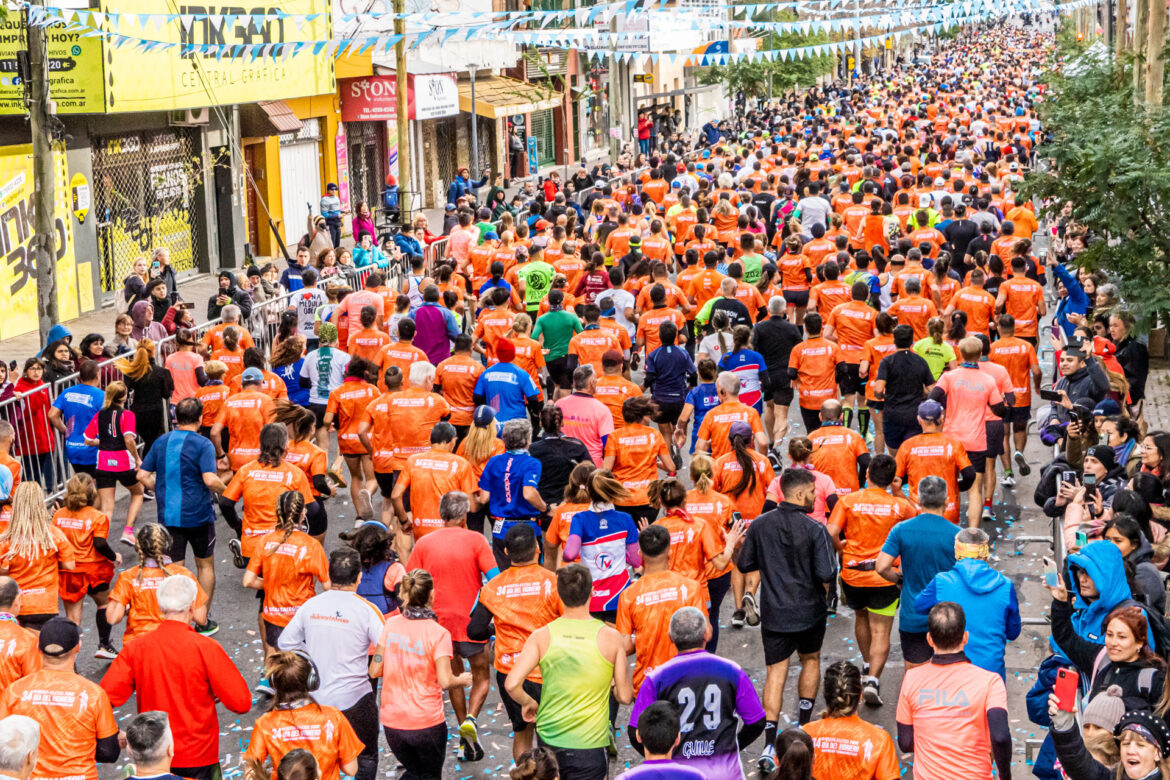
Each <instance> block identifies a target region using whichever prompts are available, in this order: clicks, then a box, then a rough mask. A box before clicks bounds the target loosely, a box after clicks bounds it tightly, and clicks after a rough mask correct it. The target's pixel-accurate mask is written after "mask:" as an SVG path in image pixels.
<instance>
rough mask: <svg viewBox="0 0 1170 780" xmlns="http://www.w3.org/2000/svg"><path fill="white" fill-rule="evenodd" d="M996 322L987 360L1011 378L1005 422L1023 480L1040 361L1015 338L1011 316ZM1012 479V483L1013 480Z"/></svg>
mask: <svg viewBox="0 0 1170 780" xmlns="http://www.w3.org/2000/svg"><path fill="white" fill-rule="evenodd" d="M996 323H997V324H998V325H999V338H998V339H996V340H995V341H993V342H991V354H990V355H989V357H988V359H989V360H991V362H992V363H996V364H998V365H1001V366H1003V367H1004V368H1005V369H1007V372H1008V376H1010V377H1011V379H1012V393H1013V395H1014V396H1015V402H1014V404H1013V406H1012V408H1011V409H1010V410H1009V412H1010V413H1009V416H1008V417H1007V419H1006V420H1005V422H1006V423H1007V424H1008V425H1010V428H1009V430H1008V431H1007V433H1008V436H1009V438H1010V440H1011V442H1012V445H1013V452H1012V459H1013V460H1014V461H1015V462H1016V465H1017V466H1019V468H1020V476H1024V477H1026V476H1028V474H1030V473H1031V472H1032V468H1031V466H1029V465H1028V460H1027V458H1026V457H1025V456H1024V445H1025V444H1027V441H1028V420H1029V419H1030V418H1031V416H1032V388H1033V387H1035V388H1036V390H1037V391H1038V390H1040V377H1041V374H1040V360H1039V359H1038V358H1037V356H1036V349H1035V348H1034V347H1033V346H1032V345H1031V344H1030V343H1028V342H1027V341H1025V340H1024V339H1022V338H1018V337H1017V336H1016V335H1015V321H1014V320H1013V318H1012V315H1010V314H1001V315H999V318H998V319H997V320H996ZM1009 477H1012V469H1011V462H1010V461H1009V462H1008V465H1007V466H1006V473H1005V476H1004V479H1005V480H1006V479H1007V478H1009ZM1012 479H1013V482H1014V477H1012Z"/></svg>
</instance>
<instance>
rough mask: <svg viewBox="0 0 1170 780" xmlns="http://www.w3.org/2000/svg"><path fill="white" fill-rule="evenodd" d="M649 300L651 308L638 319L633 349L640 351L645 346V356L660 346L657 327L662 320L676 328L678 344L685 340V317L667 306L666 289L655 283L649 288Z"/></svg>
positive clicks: (660, 341) (660, 340)
mask: <svg viewBox="0 0 1170 780" xmlns="http://www.w3.org/2000/svg"><path fill="white" fill-rule="evenodd" d="M650 302H651V305H652V306H653V308H651V309H649V310H648V311H646V312H643V314H642V316H641V317H640V318H639V319H638V331H637V334H636V335H635V340H634V351H635V352H640V351H641V350H642V348H643V347H645V349H646V356H647V357H649V356H650V353H651V352H653V351H654V350H656V349H658V348H659V347H660V346H662V339H661V337H660V336H659V335H658V328H659V327H660V326H661V325H662V323H664V322H671V323H673V324H674V326H675V327H676V328H677V329H678V334H679V342H678V343H679V344H680V345H681V344H684V343H686V340H687V336H686V333H687V327H686V326H687V321H686V318H685V317H684V316H683V315H682V313H681V312H680V311H678V310H677V309H670V308H667V306H666V289H665V288H664V287H662V285H658V284H656V285H654V286H653V287H651V288H650Z"/></svg>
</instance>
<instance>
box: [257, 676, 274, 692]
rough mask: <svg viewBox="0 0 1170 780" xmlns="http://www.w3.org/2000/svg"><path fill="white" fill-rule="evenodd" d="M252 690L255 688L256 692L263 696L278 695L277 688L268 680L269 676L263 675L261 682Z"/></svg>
mask: <svg viewBox="0 0 1170 780" xmlns="http://www.w3.org/2000/svg"><path fill="white" fill-rule="evenodd" d="M252 690H254V691H255V692H256V693H258V694H260V695H261V696H275V695H276V690H275V689H274V688H273V687H272V683H270V682H268V678H267V677H261V678H260V682H258V683H256V687H255V688H253V689H252Z"/></svg>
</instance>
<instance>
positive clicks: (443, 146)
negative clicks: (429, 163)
mask: <svg viewBox="0 0 1170 780" xmlns="http://www.w3.org/2000/svg"><path fill="white" fill-rule="evenodd" d="M435 157H436V162H438V164H439V181H440V182H442V185H443V193H444V194H443V197H446V192H447V185H449V184H450V183H451V180H452V179H454V178H455V118H454V117H451V118H449V119H440V120H438V122H437V124H436V126H435Z"/></svg>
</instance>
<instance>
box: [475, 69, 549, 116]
mask: <svg viewBox="0 0 1170 780" xmlns="http://www.w3.org/2000/svg"><path fill="white" fill-rule="evenodd" d="M564 99H565V95H564V93H563V92H558V91H557V90H555V89H553V88H552V87H548V86H545V85H543V84H531V83H529V82H527V81H520V80H519V79H510V78H507V77H506V76H487V77H483V76H480V77H478V78H476V80H475V113H477V114H479V115H480V116H482V117H487V118H488V119H502V118H504V117H507V116H511V115H513V114H527V113H529V112H532V111H541V110H543V109H546V108H555V107H556V106H559V105H561V103H562V102H563V101H564ZM459 110H460V111H466V112H468V113H471V82H470V81H469V80H464V79H460V81H459Z"/></svg>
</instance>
